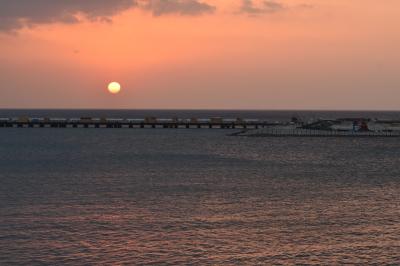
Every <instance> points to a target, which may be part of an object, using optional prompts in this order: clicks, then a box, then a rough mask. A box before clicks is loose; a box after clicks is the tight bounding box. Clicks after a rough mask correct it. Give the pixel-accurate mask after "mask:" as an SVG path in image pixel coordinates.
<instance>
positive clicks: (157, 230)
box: [0, 128, 400, 265]
mask: <svg viewBox="0 0 400 266" xmlns="http://www.w3.org/2000/svg"><path fill="white" fill-rule="evenodd" d="M230 132H231V131H225V130H207V129H204V130H196V129H193V130H185V129H183V130H174V129H171V130H169V129H133V130H132V129H50V128H49V129H1V130H0V264H1V265H13V264H20V265H43V264H44V265H46V264H47V265H60V264H61V265H62V264H65V265H82V264H86V265H87V264H98V265H105V264H129V265H132V264H149V265H157V264H162V265H165V264H171V265H178V264H200V265H205V264H212V265H221V264H228V265H229V264H237V265H245V264H248V265H254V264H279V263H280V264H294V263H299V264H301V263H307V264H324V265H327V264H343V263H352V264H354V263H359V264H363V265H365V264H372V263H376V264H400V223H399V221H400V140H399V139H383V138H382V139H380V138H374V139H368V138H360V139H357V138H354V139H353V138H338V139H336V138H244V137H229V136H227V134H228V133H230Z"/></svg>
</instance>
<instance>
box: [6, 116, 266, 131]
mask: <svg viewBox="0 0 400 266" xmlns="http://www.w3.org/2000/svg"><path fill="white" fill-rule="evenodd" d="M271 125H272V124H271V123H268V122H266V121H262V120H255V119H248V120H246V119H222V118H218V119H212V118H211V119H194V118H192V119H156V118H145V119H119V118H114V119H112V118H110V119H107V118H77V119H75V118H71V119H64V118H22V119H21V118H17V119H12V118H0V128H1V127H3V128H10V127H11V128H12V127H16V128H49V127H50V128H222V129H235V128H241V129H259V128H263V127H266V126H271Z"/></svg>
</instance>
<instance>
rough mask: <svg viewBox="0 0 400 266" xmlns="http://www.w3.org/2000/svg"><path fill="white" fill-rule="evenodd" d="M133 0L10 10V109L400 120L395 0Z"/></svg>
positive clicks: (6, 33)
mask: <svg viewBox="0 0 400 266" xmlns="http://www.w3.org/2000/svg"><path fill="white" fill-rule="evenodd" d="M42 1H43V2H46V0H42ZM129 1H134V0H121V1H119V2H121V3H122V4H121V7H118V9H117V8H115V10H114V7H110V6H109V5H110V4H109V3H110V2H108V3H107V6H104V5H106V4H104V3H106V2H105V1H102V0H99V1H97V2H96V0H92V2H91V3H94V4H93V6H87V7H80V6H79V4H76V5H75V6H73V8H72V7H69V6H67V4H65V5H61V6H54V7H53V8H54V9H51V10H44V9H43V8H40V7H38V8H36V9H35V7H33V8H31V7H30V6H29V5H34V4H33V2H35V1H25V0H24V1H21V4H20V5H21V10H30V9H32V10H33V11H32V14H29V11H24V12H22V11H20V10H19V9H18V8H20V7H18V6H17V7H12V8H11V7H10V6H6V7H2V6H1V5H7V1H5V4H2V3H3V2H2V3H0V9H2V8H3V10H5V9H4V8H6V9H7V8H8V9H9V10H6V11H7V12H8V13H5V12H6V11H4V12H3V13H2V12H1V11H0V24H1V23H2V25H6V26H4V27H3V28H1V27H0V84H1V85H0V108H172V109H179V108H190V109H201V108H207V109H216V108H224V109H386V110H388V109H389V110H399V109H400V101H399V99H400V75H399V74H398V69H400V53H399V52H398V47H400V27H399V26H398V25H400V2H399V1H397V0H382V1H375V0H335V1H334V0H324V1H316V0H304V1H296V0H292V1H288V0H287V1H274V2H272V1H267V4H264V3H263V1H253V3H252V4H253V5H250V4H251V1H242V0H229V1H228V0H226V1H224V0H210V1H197V0H185V1H187V2H185V3H183V2H182V0H139V3H138V4H137V5H131V4H130V2H129ZM159 1H166V2H159ZM10 2H12V1H11V0H10ZM38 2H41V1H38ZM56 2H57V1H56ZM60 2H61V1H60ZM64 2H65V3H67V2H68V1H64ZM72 2H73V1H72ZM78 2H79V1H78ZM116 2H118V1H116ZM116 2H114V3H116ZM24 3H25V4H24ZM35 3H36V2H35ZM53 3H54V2H53ZM165 3H168V6H166V5H165ZM182 3H183V4H182ZM189 4H190V5H189ZM200 4H204V5H200ZM102 5H103V6H102ZM157 5H163V6H157ZM22 8H23V9H22ZM89 8H92V9H89ZM92 10H93V12H92ZM13 12H14V13H13ZM34 12H35V13H34ZM46 12H47V13H46ZM57 12H58V13H57ZM67 15H68V16H69V15H70V16H71V17H72V18H77V19H79V22H76V21H75V23H70V20H71V19H70V17H67ZM88 17H90V18H88ZM104 20H110V21H112V22H110V21H109V22H105V21H104ZM114 80H115V81H119V82H120V83H121V84H122V87H123V90H122V92H121V93H120V94H118V95H110V94H109V93H107V91H106V86H107V83H108V82H109V81H114Z"/></svg>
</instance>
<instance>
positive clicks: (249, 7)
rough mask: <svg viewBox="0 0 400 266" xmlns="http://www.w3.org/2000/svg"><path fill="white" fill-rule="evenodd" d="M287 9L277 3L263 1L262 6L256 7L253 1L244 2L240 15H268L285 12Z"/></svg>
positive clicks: (245, 0) (243, 0)
mask: <svg viewBox="0 0 400 266" xmlns="http://www.w3.org/2000/svg"><path fill="white" fill-rule="evenodd" d="M285 9H286V7H285V6H284V5H283V4H281V3H279V2H275V1H269V0H268V1H267V0H266V1H262V3H261V4H260V5H257V6H256V5H255V4H254V2H253V0H242V6H241V7H240V13H246V14H249V15H258V14H266V13H275V12H278V11H282V10H285Z"/></svg>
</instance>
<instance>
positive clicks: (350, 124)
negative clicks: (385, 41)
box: [0, 117, 400, 137]
mask: <svg viewBox="0 0 400 266" xmlns="http://www.w3.org/2000/svg"><path fill="white" fill-rule="evenodd" d="M0 128H175V129H178V128H187V129H189V128H193V129H194V128H197V129H201V128H209V129H217V128H219V129H242V130H241V131H240V132H236V133H233V134H231V135H232V136H249V137H272V136H277V137H290V136H293V137H313V136H314V137H400V121H396V120H379V119H368V118H341V119H318V120H313V121H308V122H303V121H300V120H299V119H297V118H295V117H294V118H292V120H291V122H279V121H274V122H270V121H266V120H260V119H243V118H236V119H226V118H222V117H213V118H206V119H204V118H203V119H198V118H189V119H180V118H171V119H158V118H155V117H146V118H143V119H122V118H91V117H82V118H70V119H65V118H29V117H19V118H0Z"/></svg>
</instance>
